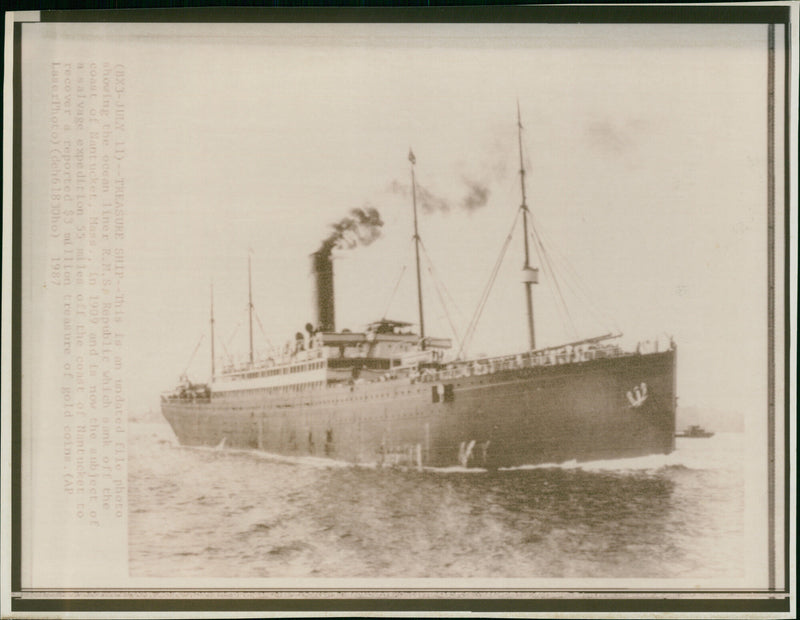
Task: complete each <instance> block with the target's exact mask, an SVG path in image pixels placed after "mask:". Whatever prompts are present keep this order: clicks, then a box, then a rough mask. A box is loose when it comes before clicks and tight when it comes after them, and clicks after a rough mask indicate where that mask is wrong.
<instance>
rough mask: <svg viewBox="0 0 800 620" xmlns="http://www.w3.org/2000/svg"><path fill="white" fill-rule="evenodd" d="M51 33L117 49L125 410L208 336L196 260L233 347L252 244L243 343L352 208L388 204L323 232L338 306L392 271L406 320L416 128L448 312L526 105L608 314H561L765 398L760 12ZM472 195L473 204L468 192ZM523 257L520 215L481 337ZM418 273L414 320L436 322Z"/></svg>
mask: <svg viewBox="0 0 800 620" xmlns="http://www.w3.org/2000/svg"><path fill="white" fill-rule="evenodd" d="M59 28H60V27H59V26H57V25H42V26H41V27H40V29H39V30H37V32H38V33H40V34H44V35H47V34H48V33H49V34H53V33H59V32H60V36H59V38H58V42H57V43H55V42H54V41H55V39H53V38H48V37H47V36H44V37H42V40H41V41H40V42H39V45H42V46H43V47H46V46H48V45H53V46H59V47H58V48H57V50H58V54H60V55H61V56H62V57H63V58H68V57H69V56H70V55H74V56H75V57H79V56H85V55H87V54H91V53H96V54H97V55H98V56H102V57H103V59H104V60H105V59H112V60H113V61H115V62H120V63H124V64H125V66H126V79H127V83H126V88H127V110H126V114H127V119H126V120H127V124H128V125H127V127H128V136H127V139H128V145H127V156H126V161H125V166H126V168H125V174H126V184H127V185H126V191H127V231H126V234H127V240H126V243H127V244H128V245H127V256H128V263H127V272H126V280H125V289H126V292H127V300H128V301H127V313H128V330H129V335H128V356H129V357H128V359H129V364H128V368H129V369H130V371H131V378H130V380H129V383H128V392H129V396H130V402H131V405H132V407H133V408H134V409H135V408H147V407H150V406H152V407H153V408H156V407H157V406H158V405H157V403H158V394H159V393H160V392H161V391H162V390H165V389H168V388H170V387H171V386H172V385H173V384H174V383H175V381H176V380H177V379H178V376H179V374H180V373H181V371H182V370H183V369H184V367H185V366H186V364H187V362H188V360H189V357H190V355H191V353H192V351H193V349H194V348H195V345H196V344H197V342H198V339H199V338H200V336H201V334H203V333H206V332H207V331H208V303H209V285H210V283H211V282H212V281H213V282H214V287H215V297H216V308H215V309H216V314H217V336H218V340H217V351H218V353H219V355H220V358H223V357H224V349H227V350H228V351H230V352H231V353H232V354H235V353H238V354H241V353H244V352H245V351H246V346H247V344H246V343H247V333H246V329H247V322H246V306H247V255H248V250H249V249H250V250H252V254H251V256H252V269H253V297H254V304H255V306H256V309H257V313H258V320H257V321H256V322H255V335H254V338H255V341H256V347H257V348H263V347H264V345H265V342H266V339H267V338H268V339H269V340H270V341H271V342H273V343H276V344H278V343H282V342H283V341H284V340H286V339H287V338H289V337H291V336H292V335H293V334H294V332H295V331H297V330H299V329H302V327H303V325H304V324H305V323H306V322H307V321H310V320H312V318H313V311H312V307H311V280H310V278H309V259H308V255H309V254H310V253H311V252H313V251H314V250H316V249H317V247H318V246H319V243H320V241H321V240H322V239H323V238H324V237H325V236H326V235H327V233H328V231H329V226H330V224H331V223H333V222H335V221H337V220H339V219H340V218H342V217H343V216H345V215H347V213H348V211H349V210H350V209H352V208H354V207H363V206H365V205H370V206H373V207H375V208H377V209H378V210H379V211H380V212H381V215H382V217H383V220H384V222H385V225H384V227H383V236H382V238H381V239H379V240H378V241H377V242H375V243H374V244H372V245H371V246H370V247H368V248H360V249H355V250H348V251H343V252H339V253H337V258H336V260H335V271H336V284H335V286H336V318H337V327H339V328H343V327H349V328H351V329H353V330H358V329H361V328H363V326H364V324H365V323H367V322H370V321H372V320H375V319H378V318H380V317H381V316H383V314H384V312H385V311H386V308H387V304H389V300H390V298H391V296H392V291H393V289H394V287H395V284H396V282H397V281H398V277H399V276H400V274H401V272H402V271H403V267H404V266H406V269H405V272H404V275H403V278H402V280H401V282H400V287H399V289H398V292H397V294H396V296H395V297H394V298H393V302H392V304H391V306H390V308H389V311H388V312H387V313H386V314H387V316H389V317H390V318H396V319H402V320H409V321H416V320H417V317H416V296H415V289H414V280H413V270H414V266H413V248H412V244H411V225H412V213H411V202H410V197H409V196H408V193H407V185H408V183H409V179H410V165H409V161H408V158H407V156H408V151H409V147H411V148H413V150H414V153H415V155H416V160H417V165H416V174H417V179H418V181H419V183H420V185H421V186H422V187H424V188H425V189H426V190H427V191H428V192H430V195H431V196H432V197H434V198H437V199H438V200H439V204H442V203H446V204H447V205H449V206H450V207H451V208H450V210H449V211H448V212H442V211H437V212H427V211H425V210H421V212H420V233H421V235H422V238H423V241H424V243H425V246H426V247H427V249H428V252H429V254H430V256H431V258H432V259H433V264H434V269H435V271H436V273H437V274H438V275H439V277H440V278H441V280H442V281H443V282H444V285H445V287H446V289H447V293H446V294H443V296H445V298H449V297H452V300H453V301H454V302H455V304H454V305H455V306H456V307H457V308H458V311H457V312H456V311H453V310H452V309H451V310H450V311H451V314H452V317H453V320H454V321H455V322H456V326H457V328H458V329H459V331H460V332H462V333H463V331H464V327H465V326H466V324H467V322H468V321H469V319H470V317H471V316H472V313H473V311H474V309H475V306H476V304H477V302H478V300H479V298H480V295H481V292H482V290H483V288H484V286H485V283H486V281H487V279H488V276H489V273H490V271H491V269H492V267H493V265H494V263H495V260H496V259H497V256H498V253H499V251H500V248H501V246H502V244H503V241H504V238H505V236H506V234H507V233H508V231H509V229H510V227H511V223H512V221H513V219H514V216H515V213H516V210H517V209H518V207H519V204H520V187H519V176H518V169H519V163H518V152H517V148H518V147H517V128H516V114H517V108H516V106H517V101H519V106H520V109H521V113H522V120H523V125H524V128H525V129H524V132H523V148H524V155H525V162H526V168H527V191H528V204H529V205H530V208H531V210H532V212H533V213H534V216H535V218H536V221H537V223H538V224H540V226H541V229H540V230H541V232H542V234H543V235H544V237H545V238H546V239H548V240H549V241H550V242H551V243H552V247H553V248H554V249H553V252H556V257H559V256H560V257H561V258H560V259H559V260H560V262H563V258H566V259H567V261H568V263H569V265H570V266H571V268H572V269H574V271H575V272H576V273H577V274H579V275H580V280H581V282H582V283H583V285H585V287H586V289H587V290H588V291H589V292H590V296H591V298H592V299H593V300H594V306H597V307H600V308H601V309H602V311H603V312H604V313H605V314H606V315H610V316H611V317H613V320H612V321H608V322H605V323H602V322H597V321H589V320H587V321H585V322H584V319H587V318H588V317H587V313H586V312H584V310H583V309H582V307H581V305H580V304H579V305H576V306H574V308H573V310H572V318H573V319H574V320H575V322H576V323H579V324H580V325H579V328H578V332H579V334H578V335H580V336H587V335H595V334H598V333H605V332H606V331H608V330H609V329H614V328H615V327H617V328H619V329H620V330H622V331H623V332H624V333H625V335H626V339H625V341H626V342H632V343H635V342H636V341H637V340H640V339H652V338H655V337H657V336H659V335H661V336H662V338H663V337H664V334H670V335H672V336H673V337H674V338H675V341H676V342H677V344H678V355H679V357H678V395H679V398H680V401H679V404H682V405H698V406H702V407H713V408H719V409H729V410H732V411H743V412H761V411H763V409H764V407H765V403H766V391H765V390H766V370H765V369H766V326H767V313H766V310H767V304H766V286H767V284H766V272H767V263H766V239H767V236H766V214H767V210H766V195H767V194H766V170H767V165H766V114H767V112H766V73H767V54H766V46H767V27H766V26H765V25H735V26H734V25H730V26H728V25H716V26H712V25H702V26H701V25H649V26H647V25H644V26H622V25H618V26H606V25H433V24H431V25H424V24H423V25H346V24H344V25H325V26H314V25H279V24H278V25H225V26H222V25H220V26H216V27H215V26H205V25H143V26H131V25H124V26H111V25H84V26H77V25H70V26H69V27H68V28H69V30H68V31H66V30H63V31H59ZM61 28H65V27H61ZM51 49H52V48H51ZM91 49H94V50H99V51H98V52H90V51H88V50H91ZM779 49H780V45H779ZM41 75H42V84H41V85H40V88H45V89H46V87H47V80H48V79H49V78H48V75H47V73H46V71H44V72H42V74H41ZM779 75H780V74H779ZM33 88H34V89H35V88H36V86H35V85H34V86H33ZM779 119H780V114H779ZM45 163H46V162H45ZM46 172H47V171H46V167H43V168H42V174H45V175H46ZM476 192H477V193H476ZM471 193H472V196H473V199H475V198H476V196H477V197H478V198H485V204H484V205H483V206H480V207H478V208H474V209H472V210H468V209H464V208H462V207H461V206H460V205H461V204H462V202H463V201H464V199H465V198H466V197H467V196H468V195H470V194H471ZM780 195H781V194H780V192H779V194H778V197H779V198H780ZM473 202H474V200H473ZM478 202H481V201H480V200H478ZM779 206H780V205H779ZM519 230H520V229H519V227H518V228H517V232H519ZM534 256H535V255H534ZM534 263H536V264H538V266H540V267H541V263H540V261H539V259H538V258H534ZM521 266H522V247H521V238H520V236H519V234H517V236H516V238H515V240H514V241H513V243H512V245H511V246H510V248H509V251H508V254H507V256H506V260H505V262H504V264H503V268H502V269H501V271H500V275H499V276H498V280H497V283H496V285H495V288H494V291H493V295H492V297H491V298H490V301H489V303H488V304H487V306H486V309H485V311H484V313H483V317H482V321H481V323H480V325H479V327H478V330H477V332H476V335H475V338H474V340H473V343H472V346H471V351H472V353H475V354H477V353H490V354H492V353H504V352H512V351H519V350H523V349H524V348H525V347H526V344H527V333H526V327H525V318H524V308H525V306H524V300H523V287H522V284H521V283H520V267H521ZM423 275H424V276H425V277H426V284H425V287H426V301H425V304H426V327H427V332H428V334H429V335H442V336H448V337H452V333H451V330H450V327H449V323H448V321H447V319H446V317H445V314H444V312H443V311H442V306H441V304H440V302H439V297H438V295H437V293H436V292H435V289H434V288H433V286H432V284H431V278H430V275H429V273H428V271H427V269H424V270H423ZM562 286H564V285H563V284H562ZM551 288H552V287H550V286H548V283H547V281H546V280H544V281H543V283H542V284H540V285H539V286H538V287H536V288H535V301H534V304H535V308H536V317H537V318H536V326H537V338H538V341H539V343H540V344H542V345H547V344H556V343H558V342H559V341H563V339H565V338H568V337H569V334H566V333H565V332H564V330H563V329H562V322H561V320H560V319H559V318H558V315H557V314H556V313H555V312H554V310H553V308H554V304H553V294H552V292H551V290H549V289H551ZM569 290H570V289H569V288H568V287H565V288H564V289H563V292H564V293H565V296H567V300H568V301H570V297H571V295H570V294H569ZM259 322H260V324H262V325H263V328H264V331H265V332H266V337H265V335H264V334H262V331H261V328H260V326H259ZM237 324H240V326H239V327H238V331H237V329H236V326H237ZM208 343H209V339H208V336H206V337H205V339H204V341H203V343H202V345H201V347H200V349H199V351H198V353H197V356H196V357H195V360H194V362H193V363H192V365H191V367H190V374H191V375H192V376H193V377H194V378H195V379H198V380H199V379H205V378H206V377H207V375H208V373H209V352H208V351H209V350H208ZM223 343H224V349H223Z"/></svg>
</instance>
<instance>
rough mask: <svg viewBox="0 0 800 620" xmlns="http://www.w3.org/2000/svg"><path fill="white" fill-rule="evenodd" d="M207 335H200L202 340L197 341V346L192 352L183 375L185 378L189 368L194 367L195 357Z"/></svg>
mask: <svg viewBox="0 0 800 620" xmlns="http://www.w3.org/2000/svg"><path fill="white" fill-rule="evenodd" d="M205 337H206V335H205V334H200V340H198V341H197V346H195V348H194V351H192V355H191V356H190V357H189V361H188V362H187V364H186V368H184V369H183V373H182V374H183V375H184V376H185V375H186V373H187V372H188V371H189V366H191V365H192V362H193V361H194V356H195V355H196V354H197V350H198V349H199V348H200V345H201V344H202V343H203V338H205Z"/></svg>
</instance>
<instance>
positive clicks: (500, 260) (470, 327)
mask: <svg viewBox="0 0 800 620" xmlns="http://www.w3.org/2000/svg"><path fill="white" fill-rule="evenodd" d="M519 214H520V210H519V209H518V210H517V212H516V213H515V215H514V222H513V223H512V224H511V230H509V231H508V235H507V236H506V240H505V241H504V242H503V247H502V248H501V249H500V255H499V256H498V257H497V262H496V263H495V265H494V268H493V269H492V273H491V275H490V276H489V281H488V282H487V283H486V287H485V288H484V290H483V294H482V295H481V298H480V300H479V302H478V306H477V307H476V308H475V313H474V314H473V315H472V319H471V320H470V322H469V325H467V330H466V332H465V334H464V341H463V342H462V344H461V348H460V349H459V351H458V357H461V355H462V353H463V352H464V349H466V348H467V346H469V343H470V342H471V341H472V337H473V335H474V334H475V328H476V327H477V325H478V321H479V320H480V317H481V314H482V313H483V309H484V307H485V306H486V301H487V300H488V298H489V293H491V291H492V287H493V286H494V282H495V279H496V278H497V273H498V272H499V271H500V266H501V265H502V263H503V258H505V255H506V250H508V246H509V245H510V244H511V239H512V237H513V236H514V229H515V228H516V227H517V221H518V220H519Z"/></svg>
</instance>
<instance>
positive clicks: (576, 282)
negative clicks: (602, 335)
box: [534, 222, 620, 331]
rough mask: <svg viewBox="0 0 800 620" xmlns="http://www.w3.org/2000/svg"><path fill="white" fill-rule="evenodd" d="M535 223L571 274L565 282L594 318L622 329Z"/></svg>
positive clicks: (561, 264)
mask: <svg viewBox="0 0 800 620" xmlns="http://www.w3.org/2000/svg"><path fill="white" fill-rule="evenodd" d="M534 225H535V226H536V229H537V232H538V234H539V236H540V237H541V238H542V240H543V242H545V243H546V245H547V246H548V247H550V248H551V250H552V254H553V258H554V261H555V262H557V263H558V264H559V266H560V267H561V268H562V269H563V271H564V273H565V275H566V276H569V277H565V278H563V280H564V282H565V283H566V284H567V285H568V286H569V287H570V288H571V290H572V291H573V292H574V293H575V294H576V296H579V297H582V298H583V303H584V304H585V306H586V307H587V308H588V309H589V310H590V311H591V312H592V313H593V315H594V318H595V319H597V320H598V322H600V323H602V324H605V325H610V326H612V327H613V328H614V330H615V331H620V329H619V326H618V325H617V322H616V321H615V320H614V317H613V315H612V314H610V313H609V312H607V311H606V310H605V309H604V308H603V307H602V306H601V305H600V304H598V303H596V300H595V297H594V296H593V295H592V293H591V292H590V290H589V288H588V286H586V284H585V283H584V282H583V280H582V279H581V277H580V275H579V274H578V271H577V270H576V269H575V268H574V267H573V266H572V264H571V263H570V262H569V260H568V259H567V257H566V255H564V254H563V253H562V252H560V251H559V249H558V247H557V246H555V245H554V244H552V243H550V241H549V238H548V235H547V234H546V232H545V231H544V230H543V229H542V228H541V227H540V226H539V225H538V222H534Z"/></svg>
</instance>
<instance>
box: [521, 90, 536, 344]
mask: <svg viewBox="0 0 800 620" xmlns="http://www.w3.org/2000/svg"><path fill="white" fill-rule="evenodd" d="M517 140H518V142H519V182H520V186H521V188H522V204H521V205H520V207H519V208H520V211H522V230H523V240H524V247H525V263H524V265H523V267H522V282H523V284H524V285H525V305H526V308H527V311H528V335H529V338H530V348H531V351H533V350H534V349H536V332H535V330H534V327H533V291H532V289H531V287H532V286H533V285H534V284H536V283H537V282H538V271H537V270H536V268H534V267H531V260H530V248H529V246H528V216H529V215H530V211H529V210H528V203H527V197H526V195H525V163H524V161H523V158H522V117H521V114H520V111H519V101H517Z"/></svg>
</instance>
